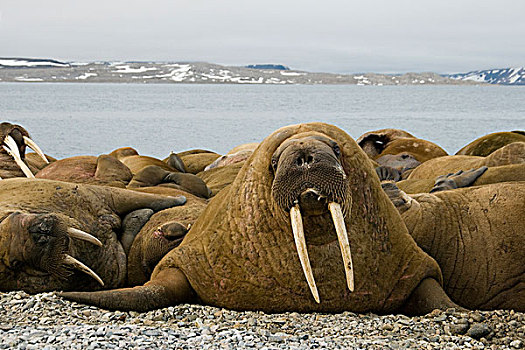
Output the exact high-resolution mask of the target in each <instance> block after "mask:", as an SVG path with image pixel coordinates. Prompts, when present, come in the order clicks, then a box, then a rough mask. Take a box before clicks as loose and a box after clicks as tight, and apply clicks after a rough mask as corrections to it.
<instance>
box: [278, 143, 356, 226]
mask: <svg viewBox="0 0 525 350" xmlns="http://www.w3.org/2000/svg"><path fill="white" fill-rule="evenodd" d="M340 153H341V151H340V149H339V146H338V145H337V143H336V142H335V141H333V140H330V139H329V138H327V137H323V136H308V137H304V138H299V139H288V140H286V141H285V142H283V144H282V145H281V146H280V147H279V148H278V149H277V150H276V151H275V153H274V154H273V156H272V169H273V172H274V175H275V178H274V181H273V184H272V195H273V197H274V199H275V201H276V202H277V204H278V205H279V206H280V207H281V208H282V209H283V210H285V211H287V212H288V211H290V209H291V208H292V207H294V206H296V205H299V206H300V207H301V211H302V212H303V213H304V215H312V216H313V215H321V214H324V213H326V212H327V211H328V203H330V202H335V203H339V204H340V205H341V206H342V207H343V208H345V209H346V208H347V198H349V197H348V196H347V191H348V186H347V181H346V174H345V172H344V170H343V167H342V166H341V163H340V155H341V154H340ZM345 211H346V210H345Z"/></svg>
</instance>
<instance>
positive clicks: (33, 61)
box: [0, 57, 69, 68]
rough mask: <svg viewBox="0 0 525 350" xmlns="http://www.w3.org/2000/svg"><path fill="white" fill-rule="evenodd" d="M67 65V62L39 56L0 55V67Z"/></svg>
mask: <svg viewBox="0 0 525 350" xmlns="http://www.w3.org/2000/svg"><path fill="white" fill-rule="evenodd" d="M8 67H9V68H29V67H40V68H45V67H69V64H68V63H64V62H60V61H57V60H51V59H41V58H17V57H0V68H8Z"/></svg>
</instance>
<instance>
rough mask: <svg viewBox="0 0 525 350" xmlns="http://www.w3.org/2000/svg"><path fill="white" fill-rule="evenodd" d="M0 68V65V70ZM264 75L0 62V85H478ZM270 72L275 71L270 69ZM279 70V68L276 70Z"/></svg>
mask: <svg viewBox="0 0 525 350" xmlns="http://www.w3.org/2000/svg"><path fill="white" fill-rule="evenodd" d="M2 62H4V63H3V65H2ZM265 66H268V68H266V69H256V68H247V67H232V66H221V65H217V64H211V63H202V62H198V63H155V62H118V63H110V62H92V63H63V62H59V61H55V60H49V61H46V60H41V59H39V60H34V61H32V60H31V59H16V58H9V59H7V58H3V59H2V58H0V82H16V83H35V82H40V83H59V82H60V83H64V82H67V83H88V82H89V83H132V84H173V83H177V84H249V85H362V86H368V85H374V86H383V85H481V84H484V83H481V82H473V81H468V80H467V81H465V80H461V79H451V78H450V77H447V76H442V75H439V74H437V73H431V72H428V73H405V74H376V73H366V74H333V73H312V72H305V71H298V70H291V69H288V68H287V67H285V66H282V65H265ZM273 66H275V69H272V68H274V67H273ZM281 67H284V69H282V68H281Z"/></svg>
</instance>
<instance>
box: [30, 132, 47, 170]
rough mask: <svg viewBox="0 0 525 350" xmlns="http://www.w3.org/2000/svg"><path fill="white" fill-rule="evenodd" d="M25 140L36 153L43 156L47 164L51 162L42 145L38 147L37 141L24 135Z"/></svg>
mask: <svg viewBox="0 0 525 350" xmlns="http://www.w3.org/2000/svg"><path fill="white" fill-rule="evenodd" d="M24 141H25V143H26V145H27V146H28V147H29V148H31V149H32V150H33V151H35V152H36V154H38V155H39V156H40V158H42V160H43V161H44V162H46V164H49V161H48V160H47V158H46V155H45V154H44V152H42V149H41V148H40V147H38V145H37V144H36V142H35V141H33V140H31V139H30V138H29V137H27V136H24Z"/></svg>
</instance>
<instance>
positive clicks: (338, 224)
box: [328, 202, 354, 292]
mask: <svg viewBox="0 0 525 350" xmlns="http://www.w3.org/2000/svg"><path fill="white" fill-rule="evenodd" d="M328 209H329V210H330V214H332V220H334V226H335V231H336V232H337V239H338V240H339V247H340V248H341V255H342V256H343V264H344V267H345V274H346V283H347V285H348V289H349V290H350V291H351V292H353V291H354V266H353V262H352V252H351V250H350V242H348V234H347V231H346V226H345V221H344V217H343V211H342V210H341V205H340V204H339V203H335V202H330V203H329V204H328Z"/></svg>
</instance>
